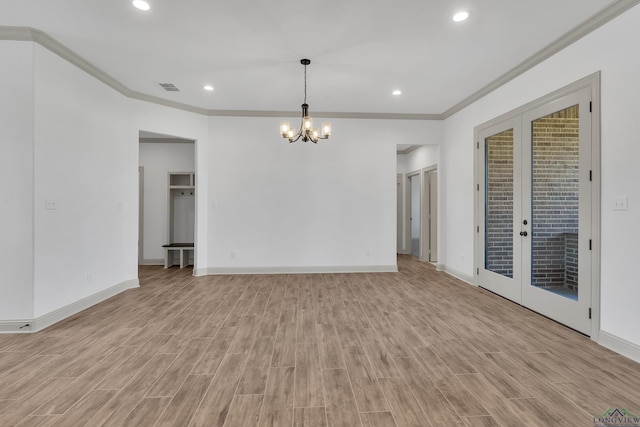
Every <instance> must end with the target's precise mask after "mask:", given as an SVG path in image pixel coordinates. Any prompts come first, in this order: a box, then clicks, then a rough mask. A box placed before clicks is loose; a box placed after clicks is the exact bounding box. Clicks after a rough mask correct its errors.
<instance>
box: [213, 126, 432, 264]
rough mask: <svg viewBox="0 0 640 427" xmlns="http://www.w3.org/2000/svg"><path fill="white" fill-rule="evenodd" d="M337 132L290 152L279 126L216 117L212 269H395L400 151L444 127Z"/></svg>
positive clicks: (345, 129) (336, 128) (340, 129)
mask: <svg viewBox="0 0 640 427" xmlns="http://www.w3.org/2000/svg"><path fill="white" fill-rule="evenodd" d="M332 125H333V135H332V137H331V139H330V140H328V141H321V142H319V143H318V144H317V145H316V144H313V143H303V142H298V143H296V144H289V143H288V142H287V141H286V140H284V139H282V138H281V137H280V136H279V135H278V129H277V127H278V120H277V119H275V118H228V117H211V118H210V126H211V142H210V151H209V165H210V170H209V174H210V179H209V186H210V192H209V199H210V205H209V208H210V214H209V245H210V246H209V250H210V254H209V260H208V265H209V267H210V268H213V269H214V270H215V269H220V268H222V269H243V268H251V267H260V268H264V269H278V268H284V269H285V270H286V269H291V268H311V269H313V268H315V267H321V268H329V269H330V268H332V267H337V268H348V267H352V266H371V267H374V268H390V267H393V268H394V267H395V265H396V259H395V253H396V191H395V188H396V144H406V143H416V142H417V141H416V136H418V135H421V136H425V137H429V136H431V135H433V133H434V132H435V130H436V129H439V126H433V125H432V124H430V123H428V122H419V121H376V120H361V119H351V120H349V119H339V120H332ZM240 130H241V132H240ZM232 251H234V252H235V255H236V257H235V258H232V257H231V252H232Z"/></svg>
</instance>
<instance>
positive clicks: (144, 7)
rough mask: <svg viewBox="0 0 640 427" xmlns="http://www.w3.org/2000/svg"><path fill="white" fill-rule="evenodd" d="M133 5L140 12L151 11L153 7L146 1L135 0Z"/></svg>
mask: <svg viewBox="0 0 640 427" xmlns="http://www.w3.org/2000/svg"><path fill="white" fill-rule="evenodd" d="M133 5H134V6H135V7H137V8H138V9H140V10H149V9H151V6H149V3H147V2H146V1H144V0H133Z"/></svg>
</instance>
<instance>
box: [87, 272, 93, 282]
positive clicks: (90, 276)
mask: <svg viewBox="0 0 640 427" xmlns="http://www.w3.org/2000/svg"><path fill="white" fill-rule="evenodd" d="M91 282H93V274H91V273H87V283H91Z"/></svg>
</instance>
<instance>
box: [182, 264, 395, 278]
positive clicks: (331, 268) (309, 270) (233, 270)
mask: <svg viewBox="0 0 640 427" xmlns="http://www.w3.org/2000/svg"><path fill="white" fill-rule="evenodd" d="M397 272H398V266H397V265H327V266H324V265H323V266H301V267H291V266H289V267H209V268H199V269H197V270H195V271H194V273H193V275H194V276H215V275H228V274H315V273H397Z"/></svg>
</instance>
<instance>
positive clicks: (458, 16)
mask: <svg viewBox="0 0 640 427" xmlns="http://www.w3.org/2000/svg"><path fill="white" fill-rule="evenodd" d="M468 17H469V11H468V10H460V11H458V12H456V13H455V14H454V15H453V20H454V21H455V22H462V21H464V20H465V19H467V18H468Z"/></svg>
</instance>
